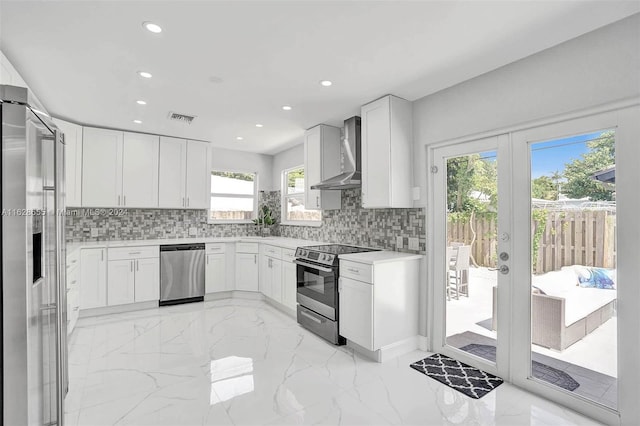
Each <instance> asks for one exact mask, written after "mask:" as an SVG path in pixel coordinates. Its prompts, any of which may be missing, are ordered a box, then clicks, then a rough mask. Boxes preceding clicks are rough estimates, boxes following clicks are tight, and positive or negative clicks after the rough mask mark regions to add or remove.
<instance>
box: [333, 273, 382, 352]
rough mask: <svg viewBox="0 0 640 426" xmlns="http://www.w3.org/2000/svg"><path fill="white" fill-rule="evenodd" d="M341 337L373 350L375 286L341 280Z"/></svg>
mask: <svg viewBox="0 0 640 426" xmlns="http://www.w3.org/2000/svg"><path fill="white" fill-rule="evenodd" d="M339 280H340V283H339V289H340V335H341V336H343V337H345V338H346V339H348V340H350V341H352V342H354V343H357V344H358V345H360V346H362V347H364V348H366V349H369V350H373V347H374V345H373V284H370V283H365V282H361V281H356V280H352V279H350V278H343V277H341V278H339Z"/></svg>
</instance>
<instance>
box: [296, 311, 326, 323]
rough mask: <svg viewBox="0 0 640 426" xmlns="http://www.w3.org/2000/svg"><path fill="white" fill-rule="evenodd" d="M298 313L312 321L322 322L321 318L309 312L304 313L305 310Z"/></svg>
mask: <svg viewBox="0 0 640 426" xmlns="http://www.w3.org/2000/svg"><path fill="white" fill-rule="evenodd" d="M300 315H302V316H303V317H307V318H309V319H310V320H311V321H313V322H316V323H318V324H322V320H321V319H318V318H316V317H314V316H312V315H311V314H308V313H306V312H305V311H300Z"/></svg>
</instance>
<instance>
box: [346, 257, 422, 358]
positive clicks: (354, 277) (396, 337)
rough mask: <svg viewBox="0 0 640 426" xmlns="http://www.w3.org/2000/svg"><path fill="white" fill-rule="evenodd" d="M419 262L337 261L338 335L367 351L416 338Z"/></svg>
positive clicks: (415, 259) (407, 260) (403, 260)
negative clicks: (368, 262)
mask: <svg viewBox="0 0 640 426" xmlns="http://www.w3.org/2000/svg"><path fill="white" fill-rule="evenodd" d="M419 267H420V263H419V258H416V257H413V258H409V259H401V260H394V261H382V262H378V263H373V264H367V263H360V262H353V261H347V260H340V278H339V282H338V291H339V293H340V308H339V309H340V335H341V336H343V337H345V338H346V339H347V340H348V341H350V342H353V343H356V344H358V345H360V346H362V347H363V348H365V349H367V350H369V351H377V350H379V349H382V348H384V347H386V346H389V345H392V344H394V343H397V342H400V341H403V340H405V339H409V338H414V337H415V336H416V335H417V334H418V274H419Z"/></svg>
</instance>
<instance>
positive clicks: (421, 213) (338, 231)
mask: <svg viewBox="0 0 640 426" xmlns="http://www.w3.org/2000/svg"><path fill="white" fill-rule="evenodd" d="M273 192H277V193H278V196H277V199H278V207H277V210H278V211H279V210H280V205H279V202H280V201H279V199H280V196H279V194H280V191H273ZM274 198H276V197H274ZM341 207H342V208H341V209H340V210H324V211H323V212H322V225H321V226H318V227H315V226H293V225H280V226H279V228H280V229H279V231H278V232H279V234H280V235H281V236H283V237H290V238H302V239H308V240H316V241H322V242H332V243H334V242H335V243H341V244H353V245H357V246H367V247H375V248H381V249H386V250H396V237H398V236H401V237H402V239H403V244H402V246H403V247H404V248H402V249H398V251H403V252H407V253H415V252H416V251H414V250H408V249H407V247H408V244H409V238H410V237H411V238H418V239H419V247H420V250H419V252H420V253H424V252H425V246H426V240H425V229H426V228H425V227H426V216H425V209H423V208H411V209H363V208H362V197H361V191H360V189H359V188H354V189H345V190H343V191H342V206H341Z"/></svg>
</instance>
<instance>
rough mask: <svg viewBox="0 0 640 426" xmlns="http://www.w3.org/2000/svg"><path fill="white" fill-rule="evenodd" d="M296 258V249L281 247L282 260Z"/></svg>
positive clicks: (289, 260) (291, 260)
mask: <svg viewBox="0 0 640 426" xmlns="http://www.w3.org/2000/svg"><path fill="white" fill-rule="evenodd" d="M295 258H296V251H295V250H293V249H286V248H285V249H282V260H286V261H287V262H293V259H295Z"/></svg>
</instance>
